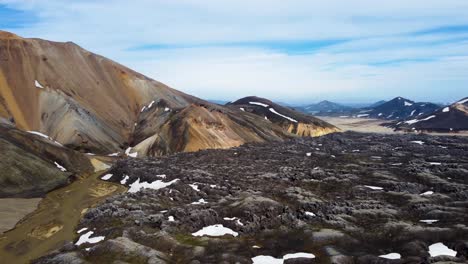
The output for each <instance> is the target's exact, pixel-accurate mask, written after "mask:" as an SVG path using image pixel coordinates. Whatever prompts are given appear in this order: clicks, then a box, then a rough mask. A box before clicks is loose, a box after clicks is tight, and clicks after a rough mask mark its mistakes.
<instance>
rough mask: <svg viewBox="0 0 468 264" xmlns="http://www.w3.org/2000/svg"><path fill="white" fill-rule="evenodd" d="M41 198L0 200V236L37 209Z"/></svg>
mask: <svg viewBox="0 0 468 264" xmlns="http://www.w3.org/2000/svg"><path fill="white" fill-rule="evenodd" d="M41 200H42V199H41V198H31V199H24V198H2V199H0V234H2V233H3V232H5V231H8V230H10V229H12V228H14V227H15V225H16V223H18V221H20V220H21V219H23V217H25V216H26V215H28V214H30V213H32V212H33V211H34V210H36V209H37V206H38V205H39V202H40V201H41Z"/></svg>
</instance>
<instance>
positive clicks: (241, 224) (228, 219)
mask: <svg viewBox="0 0 468 264" xmlns="http://www.w3.org/2000/svg"><path fill="white" fill-rule="evenodd" d="M223 219H224V220H226V221H236V224H238V225H240V226H244V224H243V223H242V222H241V220H240V219H239V218H237V217H224V218H223Z"/></svg>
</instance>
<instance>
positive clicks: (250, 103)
mask: <svg viewBox="0 0 468 264" xmlns="http://www.w3.org/2000/svg"><path fill="white" fill-rule="evenodd" d="M227 106H228V107H229V108H231V109H236V110H237V109H240V110H241V111H243V112H247V113H252V114H254V115H257V116H259V117H260V118H262V119H265V120H266V121H267V122H268V123H272V124H275V125H278V126H279V127H281V128H282V129H283V130H285V131H288V132H289V133H292V134H294V135H298V136H302V137H316V136H322V135H326V134H328V133H333V132H338V131H339V129H338V128H337V127H335V126H333V125H331V124H329V123H327V122H325V121H323V120H320V119H318V118H315V117H313V116H310V115H306V114H303V113H301V112H298V111H296V110H294V109H292V108H289V107H284V106H282V105H279V104H277V103H274V102H272V101H270V100H268V99H265V98H260V97H256V96H248V97H244V98H242V99H239V100H237V101H235V102H233V103H229V104H228V105H227Z"/></svg>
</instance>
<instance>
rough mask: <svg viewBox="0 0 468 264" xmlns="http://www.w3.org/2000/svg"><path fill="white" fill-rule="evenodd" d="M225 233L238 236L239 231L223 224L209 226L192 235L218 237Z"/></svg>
mask: <svg viewBox="0 0 468 264" xmlns="http://www.w3.org/2000/svg"><path fill="white" fill-rule="evenodd" d="M224 235H231V236H235V237H236V236H238V235H239V233H237V232H235V231H233V230H232V229H229V228H227V227H224V226H223V225H221V224H217V225H211V226H207V227H204V228H202V229H201V230H199V231H197V232H195V233H192V236H214V237H216V236H224Z"/></svg>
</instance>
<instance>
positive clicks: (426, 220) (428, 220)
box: [419, 219, 439, 225]
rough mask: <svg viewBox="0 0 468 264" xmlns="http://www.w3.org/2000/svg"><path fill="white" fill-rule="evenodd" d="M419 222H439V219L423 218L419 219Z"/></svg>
mask: <svg viewBox="0 0 468 264" xmlns="http://www.w3.org/2000/svg"><path fill="white" fill-rule="evenodd" d="M419 222H421V223H426V224H429V225H430V224H433V223H437V222H439V220H435V219H423V220H419Z"/></svg>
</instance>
